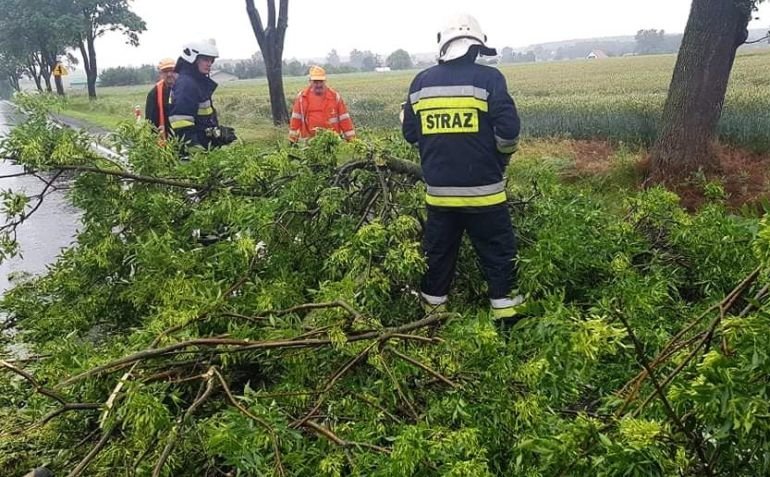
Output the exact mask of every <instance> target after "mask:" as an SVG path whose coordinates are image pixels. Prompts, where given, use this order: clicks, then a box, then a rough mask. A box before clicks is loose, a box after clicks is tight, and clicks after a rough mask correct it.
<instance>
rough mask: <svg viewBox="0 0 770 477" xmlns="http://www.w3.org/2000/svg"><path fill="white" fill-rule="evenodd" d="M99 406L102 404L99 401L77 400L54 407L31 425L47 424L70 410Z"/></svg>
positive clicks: (83, 409)
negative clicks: (54, 408)
mask: <svg viewBox="0 0 770 477" xmlns="http://www.w3.org/2000/svg"><path fill="white" fill-rule="evenodd" d="M101 407H102V404H99V403H80V402H77V403H69V404H65V405H63V406H62V407H60V408H59V409H56V410H55V411H52V412H50V413H48V414H47V415H46V416H45V417H44V418H43V419H41V420H40V422H38V423H37V424H35V425H34V426H33V427H43V426H44V425H46V424H48V423H49V422H50V421H51V419H53V418H55V417H57V416H60V415H62V414H64V413H67V412H70V411H88V410H92V409H99V408H101Z"/></svg>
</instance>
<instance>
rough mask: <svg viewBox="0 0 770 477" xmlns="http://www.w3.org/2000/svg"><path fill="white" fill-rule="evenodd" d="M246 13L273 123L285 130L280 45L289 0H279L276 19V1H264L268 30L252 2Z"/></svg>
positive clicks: (287, 14)
mask: <svg viewBox="0 0 770 477" xmlns="http://www.w3.org/2000/svg"><path fill="white" fill-rule="evenodd" d="M246 12H247V13H248V15H249V21H250V22H251V28H252V30H253V31H254V36H255V37H256V38H257V43H258V44H259V49H260V50H261V51H262V57H263V58H264V60H265V69H266V76H267V85H268V89H269V91H270V109H271V113H272V116H273V123H274V124H275V125H277V126H285V125H286V124H287V123H288V122H289V110H288V108H287V107H286V94H285V92H284V88H283V43H284V39H285V38H286V28H287V27H288V18H289V0H280V7H279V12H278V16H277V18H276V11H275V0H267V26H266V27H265V26H263V25H262V18H261V17H260V15H259V12H258V11H257V9H256V7H255V6H254V0H246Z"/></svg>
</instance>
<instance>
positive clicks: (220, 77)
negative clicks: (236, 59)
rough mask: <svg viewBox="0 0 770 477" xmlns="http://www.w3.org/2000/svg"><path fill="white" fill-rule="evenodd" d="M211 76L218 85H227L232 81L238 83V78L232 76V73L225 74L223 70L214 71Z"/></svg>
mask: <svg viewBox="0 0 770 477" xmlns="http://www.w3.org/2000/svg"><path fill="white" fill-rule="evenodd" d="M209 76H211V79H213V80H214V81H216V82H217V83H227V82H230V81H236V80H237V79H238V77H237V76H235V75H231V74H230V73H225V72H224V71H222V70H217V71H212V72H211V74H210V75H209Z"/></svg>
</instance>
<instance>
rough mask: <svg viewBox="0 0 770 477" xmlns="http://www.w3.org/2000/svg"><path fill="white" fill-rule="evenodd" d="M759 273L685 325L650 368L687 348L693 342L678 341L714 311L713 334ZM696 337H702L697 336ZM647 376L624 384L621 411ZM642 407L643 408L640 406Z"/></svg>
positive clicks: (665, 383) (695, 351)
mask: <svg viewBox="0 0 770 477" xmlns="http://www.w3.org/2000/svg"><path fill="white" fill-rule="evenodd" d="M760 272H761V268H757V269H755V270H754V271H753V272H751V274H749V276H747V277H746V278H745V279H744V280H743V281H742V282H741V283H740V284H739V285H738V286H737V287H735V288H734V289H733V290H732V291H731V292H730V293H728V294H727V296H726V297H725V298H724V299H723V300H722V301H720V302H719V303H715V304H714V305H712V306H710V307H709V308H708V309H707V310H706V311H704V312H703V313H701V314H700V315H699V316H698V317H697V318H695V319H694V320H693V321H691V322H690V323H689V324H687V325H686V326H685V327H684V328H683V329H682V330H680V331H679V332H678V333H677V334H676V335H675V336H674V337H673V338H671V340H669V342H668V344H666V346H664V347H663V349H662V350H661V351H660V352H659V353H658V355H657V356H656V357H655V358H654V359H653V360H652V361H651V362H650V368H652V369H654V368H658V367H660V366H661V365H663V364H664V363H666V362H667V361H668V360H669V359H670V358H671V357H673V356H674V355H676V354H677V352H678V351H680V350H681V349H683V348H684V347H686V346H688V345H689V344H690V343H691V342H692V341H693V340H692V339H690V340H687V341H685V342H684V343H680V340H681V339H682V338H683V337H684V336H685V335H686V334H687V333H688V332H689V331H691V330H692V329H694V328H695V327H696V326H697V325H698V324H699V323H700V322H701V321H703V319H704V318H706V317H707V316H708V315H709V314H710V313H712V312H714V311H719V316H718V317H717V318H716V320H714V321H713V322H712V323H711V324H710V325H709V327H708V328H707V330H708V334H710V333H713V331H714V330H715V329H716V327H717V326H718V325H719V323H721V321H722V318H723V317H724V314H725V313H726V312H727V311H728V310H730V308H732V307H733V305H734V304H735V302H736V301H737V300H738V299H739V298H740V297H741V296H743V294H744V293H745V292H746V291H747V290H748V288H749V287H750V286H751V285H752V283H754V281H755V280H756V279H757V278H758V277H759V274H760ZM708 334H707V335H706V336H705V337H704V338H703V339H701V340H700V341H699V342H698V346H697V347H696V349H695V350H693V351H692V352H691V353H690V355H688V357H687V358H686V359H685V360H684V361H683V362H682V363H680V365H679V366H678V367H677V370H676V371H675V372H674V373H672V375H670V376H669V378H670V379H669V378H667V379H666V380H665V381H664V382H663V383H662V384H663V386H664V388H665V386H667V385H668V384H669V383H670V382H671V380H673V378H674V377H676V375H677V374H678V373H679V372H680V371H681V370H682V369H684V367H686V366H687V364H689V362H690V361H691V360H692V359H693V358H694V357H695V356H697V354H698V350H699V349H700V348H701V347H702V346H704V345H705V344H706V342H707V341H708V340H709V336H708ZM698 336H702V335H701V334H699V335H698ZM647 376H649V375H648V374H647V371H646V370H643V371H642V372H640V373H639V374H638V375H637V376H635V377H634V378H633V379H632V380H631V381H629V382H628V383H626V384H625V385H624V386H623V388H622V389H621V393H622V392H623V390H626V389H632V392H631V394H630V395H629V396H627V397H626V403H624V405H623V406H622V408H621V409H622V410H625V409H626V407H627V403H630V402H632V401H633V400H634V399H635V398H636V392H638V390H639V389H640V388H641V384H642V383H643V382H644V380H645V379H646V377H647ZM649 401H650V399H649V398H648V399H647V400H646V401H645V403H648V402H649ZM642 407H644V406H642Z"/></svg>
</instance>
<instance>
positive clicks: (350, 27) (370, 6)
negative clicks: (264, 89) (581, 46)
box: [97, 0, 770, 68]
mask: <svg viewBox="0 0 770 477" xmlns="http://www.w3.org/2000/svg"><path fill="white" fill-rule="evenodd" d="M255 3H256V5H257V7H258V8H259V9H260V13H261V14H262V15H264V14H265V5H266V2H265V0H257V1H256V2H255ZM690 4H691V1H690V0H580V1H576V0H547V1H546V0H510V1H506V0H463V1H461V0H376V1H375V0H326V1H323V0H291V1H290V2H289V28H288V31H287V36H286V44H285V51H284V58H286V59H290V58H292V57H296V58H302V59H304V58H323V57H325V56H326V55H327V53H328V52H329V51H331V49H332V48H335V49H336V50H337V52H338V53H339V54H340V55H341V56H343V57H344V56H347V55H348V53H349V52H350V50H352V49H353V48H357V49H359V50H372V51H373V52H375V53H379V54H383V55H387V54H389V53H390V52H392V51H393V50H395V49H398V48H404V49H405V50H407V51H409V52H410V53H428V52H432V51H433V50H434V49H435V41H436V33H437V32H438V31H439V30H440V28H441V27H442V25H443V24H444V23H445V21H446V20H447V19H448V18H449V17H450V16H451V15H453V14H457V13H470V14H472V15H474V16H475V17H476V18H477V19H478V20H479V22H480V23H481V27H482V28H483V29H484V30H485V32H486V34H487V36H488V37H489V44H490V46H494V47H496V48H503V47H504V46H512V47H519V46H526V45H529V44H533V43H543V42H548V41H558V40H570V39H576V38H590V37H599V36H615V35H633V34H635V33H636V31H637V30H639V29H641V28H657V29H661V28H662V29H665V30H666V31H667V32H671V33H676V32H682V31H684V27H685V24H686V22H687V16H688V13H689V9H690ZM133 9H134V11H135V12H137V13H138V14H139V15H141V16H142V18H144V19H145V21H146V22H147V31H146V32H145V33H144V34H143V35H142V36H141V45H140V46H139V47H138V48H133V47H130V46H128V45H126V44H125V42H124V41H123V39H122V38H121V37H120V36H118V35H116V34H113V33H110V34H108V35H107V36H105V37H104V38H102V39H101V40H99V42H98V44H97V53H98V54H99V57H98V59H99V66H100V68H104V67H112V66H119V65H140V64H143V63H153V64H155V63H156V62H157V60H158V59H159V58H161V57H164V56H173V57H176V56H178V55H179V50H180V49H181V46H182V44H184V43H185V42H188V41H195V40H201V39H207V38H213V39H215V40H216V42H217V45H218V47H219V50H220V54H221V56H222V58H228V59H238V58H247V57H249V56H251V55H252V54H253V53H254V52H255V51H257V50H258V46H257V42H256V39H255V38H254V35H253V33H252V31H251V26H250V24H249V20H248V17H247V16H246V8H245V2H244V1H243V0H134V1H133ZM756 16H759V17H760V20H758V21H754V22H753V23H752V24H751V27H752V28H766V27H767V25H770V6H767V5H765V6H763V7H762V8H761V9H760V11H759V13H758V14H757V15H756Z"/></svg>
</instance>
